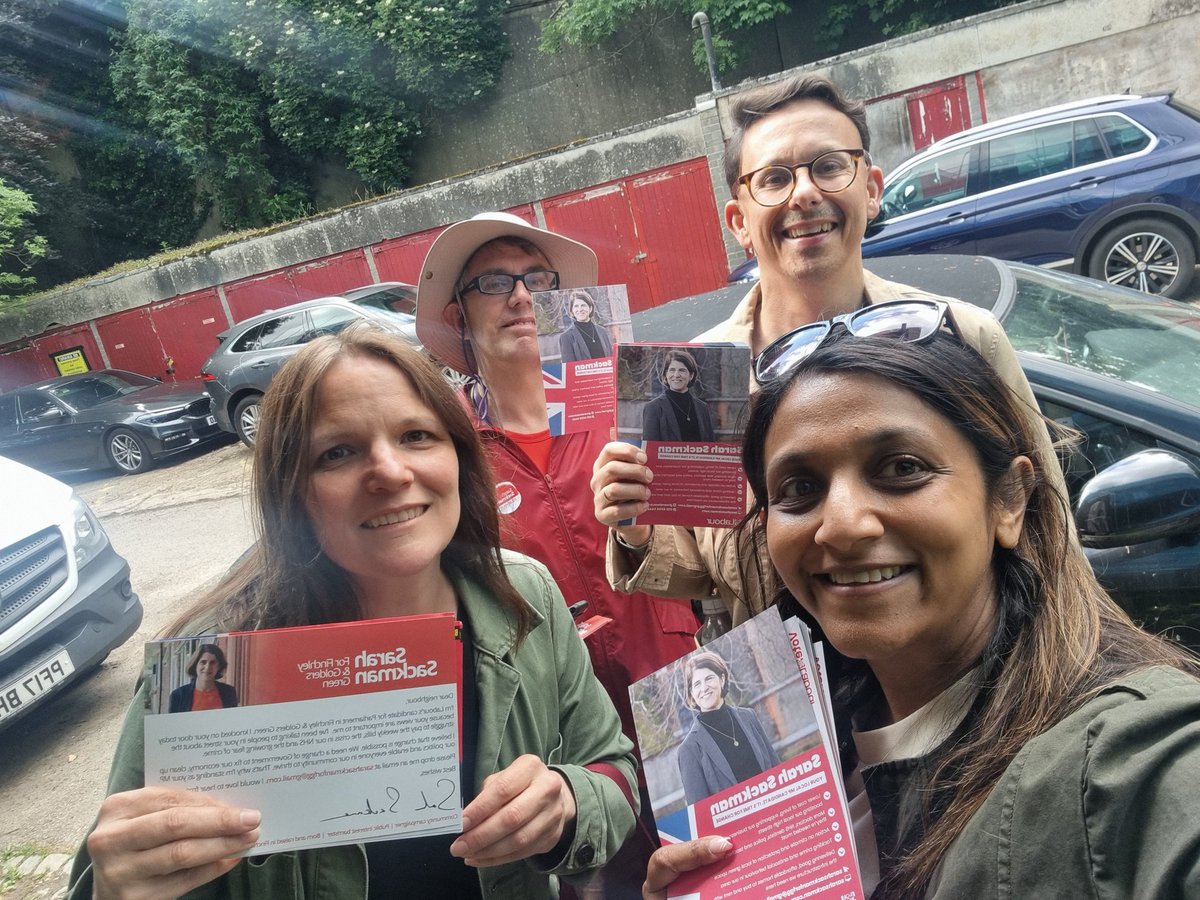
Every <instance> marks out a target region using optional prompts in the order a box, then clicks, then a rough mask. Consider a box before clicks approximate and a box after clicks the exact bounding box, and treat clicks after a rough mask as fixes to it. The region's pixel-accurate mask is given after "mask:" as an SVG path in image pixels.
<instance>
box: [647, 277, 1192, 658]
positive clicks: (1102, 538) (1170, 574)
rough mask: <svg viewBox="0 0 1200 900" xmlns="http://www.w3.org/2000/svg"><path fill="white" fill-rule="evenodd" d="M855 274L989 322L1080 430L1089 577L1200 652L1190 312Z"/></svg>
mask: <svg viewBox="0 0 1200 900" xmlns="http://www.w3.org/2000/svg"><path fill="white" fill-rule="evenodd" d="M866 266H867V268H868V269H870V270H871V271H873V272H874V273H875V274H877V275H879V276H881V277H883V278H886V279H888V280H890V281H896V282H901V283H903V284H909V285H913V286H915V287H919V288H922V289H924V290H927V291H930V292H931V293H935V294H941V295H944V296H948V297H956V298H958V299H960V300H965V301H968V302H971V303H974V304H975V305H977V306H982V307H985V308H987V309H990V310H992V312H993V313H995V315H996V317H997V318H998V319H999V320H1000V322H1001V324H1002V325H1003V326H1004V330H1005V332H1006V333H1007V334H1008V337H1009V340H1010V341H1011V342H1012V344H1013V347H1014V348H1015V349H1016V350H1017V355H1018V356H1019V357H1020V359H1021V364H1022V367H1023V368H1024V370H1025V374H1026V376H1027V377H1028V379H1029V383H1030V385H1031V386H1032V387H1033V392H1034V394H1035V395H1036V396H1037V398H1038V401H1039V403H1040V404H1041V407H1042V411H1043V412H1044V413H1045V414H1046V415H1047V416H1048V417H1049V418H1051V419H1053V420H1055V421H1057V422H1059V423H1062V424H1063V425H1066V426H1069V427H1070V428H1073V429H1075V430H1076V431H1078V432H1079V433H1080V434H1081V435H1082V438H1083V440H1082V442H1081V443H1080V444H1079V445H1078V446H1077V447H1074V448H1072V449H1071V450H1069V451H1067V452H1066V455H1065V458H1064V465H1063V468H1064V471H1065V473H1066V476H1067V482H1068V488H1069V489H1070V493H1071V500H1072V502H1073V504H1074V506H1075V520H1076V524H1077V526H1078V529H1079V533H1080V537H1081V539H1082V542H1083V545H1084V548H1085V551H1086V553H1087V556H1088V558H1089V559H1090V561H1091V563H1092V566H1093V568H1094V569H1095V570H1096V573H1097V575H1098V576H1099V577H1100V580H1101V581H1102V582H1103V583H1104V585H1105V586H1106V587H1107V588H1108V589H1109V590H1110V591H1111V592H1112V595H1113V597H1114V598H1116V599H1117V601H1118V602H1120V603H1121V605H1122V606H1123V607H1124V608H1125V609H1126V610H1127V611H1128V612H1129V613H1130V614H1131V615H1132V616H1133V617H1134V618H1135V619H1136V620H1137V621H1138V622H1140V623H1142V624H1144V625H1145V626H1146V627H1147V628H1149V629H1151V630H1154V631H1168V632H1169V633H1171V634H1173V635H1174V636H1176V637H1178V638H1180V639H1181V640H1184V641H1185V642H1186V643H1189V644H1191V645H1193V646H1197V647H1200V307H1197V306H1191V305H1188V304H1182V303H1176V302H1173V301H1169V300H1163V299H1159V298H1156V297H1151V296H1148V295H1147V294H1143V293H1139V292H1136V291H1132V290H1127V289H1125V288H1118V287H1113V286H1110V285H1106V284H1104V283H1102V282H1097V281H1091V280H1088V279H1084V278H1079V277H1076V276H1073V275H1067V274H1063V273H1059V272H1054V271H1049V270H1046V269H1039V268H1036V267H1034V266H1029V265H1025V264H1023V263H1014V262H1004V261H1001V260H997V259H992V258H990V257H979V256H899V257H880V258H877V259H870V260H867V261H866ZM746 289H747V286H746V285H744V284H738V285H731V286H729V287H725V288H722V289H720V290H718V291H714V292H712V293H710V294H705V295H701V296H699V297H688V298H684V299H682V300H677V301H675V302H673V303H669V304H666V305H665V306H660V307H655V308H653V309H649V310H646V311H644V312H641V313H638V314H636V315H635V316H634V317H633V320H634V321H633V327H634V335H635V336H636V338H637V339H638V340H639V341H672V340H676V341H677V340H687V339H688V338H689V337H691V336H692V335H695V334H698V333H700V332H701V331H705V330H707V329H708V328H710V327H712V326H713V325H715V324H717V323H718V322H720V321H722V320H723V319H725V318H726V317H727V316H728V314H729V311H730V310H731V309H732V307H733V306H734V305H735V304H736V303H737V301H738V300H739V299H740V298H741V297H742V296H743V295H744V294H745V292H746Z"/></svg>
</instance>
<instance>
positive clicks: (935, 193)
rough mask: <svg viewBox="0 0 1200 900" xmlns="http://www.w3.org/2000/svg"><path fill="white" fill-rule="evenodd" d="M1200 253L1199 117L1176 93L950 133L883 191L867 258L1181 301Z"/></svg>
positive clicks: (1106, 101)
mask: <svg viewBox="0 0 1200 900" xmlns="http://www.w3.org/2000/svg"><path fill="white" fill-rule="evenodd" d="M1198 243H1200V114H1198V113H1197V112H1195V111H1194V110H1191V109H1189V108H1188V107H1186V106H1184V105H1183V104H1181V103H1179V102H1178V101H1176V100H1174V99H1172V98H1171V97H1170V95H1157V96H1134V95H1119V96H1112V97H1099V98H1095V99H1092V100H1086V101H1080V102H1076V103H1070V104H1066V105H1063V106H1055V107H1051V108H1049V109H1043V110H1039V111H1037V112H1033V113H1029V114H1026V115H1021V116H1015V117H1013V118H1008V119H1002V120H999V121H996V122H989V123H987V124H986V125H980V126H977V127H975V128H970V129H968V130H966V131H963V132H960V133H958V134H955V135H951V136H950V137H948V138H945V139H944V140H941V141H938V142H937V143H935V144H933V145H932V146H931V147H929V148H928V149H926V150H924V151H922V152H921V153H919V154H917V155H916V156H913V157H912V158H910V159H908V160H907V161H906V162H904V163H903V164H902V165H901V166H900V167H899V168H897V169H896V170H895V171H894V172H892V173H891V174H890V175H889V176H888V177H887V178H886V180H885V184H884V189H883V197H882V202H881V210H880V214H879V216H878V217H877V218H876V219H875V220H874V221H873V222H872V223H871V225H870V226H869V227H868V229H867V237H866V240H865V241H864V242H863V256H866V257H874V256H894V255H896V254H904V253H970V254H975V253H977V254H986V255H988V256H998V257H1000V258H1002V259H1011V260H1020V261H1023V262H1029V263H1034V264H1037V265H1049V266H1056V267H1058V266H1061V267H1069V268H1070V270H1071V271H1073V272H1076V273H1078V274H1081V275H1087V276H1090V277H1092V278H1097V279H1100V280H1103V281H1108V282H1110V283H1112V284H1119V285H1123V286H1125V287H1131V288H1135V289H1137V290H1141V291H1144V292H1146V293H1150V294H1161V295H1162V296H1165V297H1178V296H1180V295H1182V294H1183V293H1184V292H1185V291H1186V290H1187V287H1188V285H1189V283H1190V282H1191V280H1192V275H1193V272H1194V270H1195V265H1196V256H1197V245H1198Z"/></svg>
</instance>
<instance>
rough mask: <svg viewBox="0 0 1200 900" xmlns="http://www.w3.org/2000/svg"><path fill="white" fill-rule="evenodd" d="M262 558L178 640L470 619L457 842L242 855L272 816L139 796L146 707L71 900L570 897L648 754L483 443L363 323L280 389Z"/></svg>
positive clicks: (390, 343) (439, 390)
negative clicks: (506, 509) (501, 488)
mask: <svg viewBox="0 0 1200 900" xmlns="http://www.w3.org/2000/svg"><path fill="white" fill-rule="evenodd" d="M254 491H255V510H256V513H257V516H258V531H259V541H258V544H257V548H256V550H255V551H254V552H253V553H252V554H251V555H250V556H249V557H248V558H247V559H246V560H244V561H243V562H242V563H241V564H240V565H239V566H237V567H236V568H235V570H234V571H233V572H232V573H231V574H230V575H229V576H228V577H227V578H226V579H225V580H224V581H223V583H222V584H220V585H219V586H218V587H217V588H216V589H215V590H214V591H213V592H212V594H211V595H209V596H208V597H206V598H204V599H203V600H202V601H201V602H200V603H198V604H197V606H196V607H194V608H193V609H191V610H189V611H188V612H187V613H186V614H185V615H183V616H182V617H181V618H180V619H179V621H178V622H176V623H175V625H174V626H173V627H172V629H171V630H172V631H174V632H176V633H183V634H197V633H211V632H214V631H234V630H256V629H262V628H278V627H282V626H291V625H313V624H323V623H332V622H342V621H351V620H358V619H372V618H380V617H385V616H405V615H417V614H425V613H453V614H455V615H456V616H457V617H458V618H459V619H460V620H461V621H462V622H463V626H464V638H463V641H462V648H463V673H464V674H463V696H462V698H461V701H462V702H461V708H462V717H463V718H462V735H463V738H462V747H463V774H462V786H463V797H462V800H463V803H464V809H463V829H464V830H463V833H462V834H460V835H458V836H454V835H447V836H440V837H431V838H413V839H407V840H395V841H381V842H374V843H369V844H366V845H355V844H349V845H343V846H334V847H320V848H316V849H311V850H305V851H300V852H299V853H291V854H287V853H285V854H274V855H267V856H259V857H256V858H255V859H254V860H253V861H246V860H241V859H239V858H238V855H239V854H241V853H243V852H245V851H247V850H249V849H250V848H251V847H253V845H254V844H255V842H256V841H257V839H258V827H257V826H258V823H259V821H260V816H259V814H258V813H257V811H255V810H243V809H236V808H233V807H230V806H227V805H225V804H223V803H220V802H218V801H216V800H213V799H210V798H208V797H205V796H203V795H201V794H198V793H195V792H191V791H183V790H174V789H169V788H165V787H145V786H144V779H143V759H142V756H143V750H142V709H143V704H142V703H141V702H140V700H135V701H134V704H133V706H132V707H131V710H130V713H129V716H128V718H127V722H126V725H125V729H124V732H123V734H122V738H121V741H120V744H119V746H118V750H117V757H116V760H115V761H114V765H113V772H112V776H111V778H110V782H109V790H110V796H109V797H108V799H106V800H105V801H104V804H103V805H102V806H101V810H100V815H99V818H98V820H97V823H96V826H95V828H94V830H93V831H92V833H91V834H90V835H89V837H88V839H87V842H86V845H85V847H84V848H83V849H81V851H80V854H79V856H78V857H77V859H76V863H75V867H74V870H73V872H72V896H75V897H91V896H94V897H96V898H105V897H123V896H138V897H160V896H161V897H177V896H180V895H184V894H188V895H189V896H191V894H190V892H192V891H194V890H199V892H200V893H201V894H202V895H203V896H209V895H211V894H213V893H214V892H215V893H216V894H219V895H221V896H229V897H234V898H246V900H250V898H258V897H271V898H276V897H297V898H299V897H310V896H314V895H316V894H318V893H322V892H325V893H329V894H330V895H331V896H339V897H364V898H367V897H369V898H375V897H391V896H395V891H396V889H397V887H396V886H397V885H398V884H403V885H404V886H405V890H406V891H410V892H412V893H413V895H414V896H438V895H439V894H440V895H441V896H450V897H464V896H465V897H471V896H476V897H478V896H488V897H510V898H513V900H517V898H525V897H547V898H548V897H553V896H557V888H556V880H557V878H558V877H559V876H564V877H575V876H580V877H582V876H586V875H588V874H590V872H591V871H592V870H593V869H594V868H596V867H597V866H600V865H603V864H604V863H605V862H606V861H607V860H608V859H609V858H610V857H611V856H612V855H613V854H614V853H615V852H616V850H617V849H618V847H619V846H620V844H621V842H622V841H623V840H624V838H625V836H626V835H627V834H628V833H629V831H630V830H631V828H632V826H633V821H634V814H635V809H634V808H633V805H632V802H631V799H629V798H631V796H632V792H633V784H634V781H633V773H634V767H633V756H632V747H631V744H630V742H629V741H628V740H627V739H626V738H624V737H623V736H622V735H621V732H620V724H619V721H618V719H617V715H616V712H615V711H614V709H613V706H612V703H611V701H610V700H609V699H608V697H607V696H606V695H605V693H604V690H603V688H602V687H601V686H600V684H599V682H597V681H596V679H595V677H594V676H593V675H592V672H591V667H590V664H589V662H588V658H587V654H586V652H585V650H584V648H583V644H582V642H581V641H580V639H579V635H578V633H577V631H576V629H575V626H574V623H573V622H572V621H571V617H570V614H569V613H568V612H567V610H566V605H565V603H564V602H563V600H562V597H561V595H560V594H559V593H558V590H557V588H556V587H555V586H554V584H553V582H552V581H551V579H550V578H549V576H548V575H547V573H546V571H545V569H544V568H543V567H542V566H541V565H540V564H538V563H535V562H533V561H532V560H529V559H528V558H526V557H523V556H520V555H519V554H511V553H504V552H502V551H501V550H500V548H499V518H498V512H497V509H496V501H495V496H494V493H493V486H492V480H491V478H490V476H489V472H488V469H487V465H486V463H485V457H484V455H483V449H482V447H481V446H480V444H479V441H478V439H477V437H476V433H475V429H474V428H473V427H472V425H471V422H470V420H469V419H468V417H467V415H466V412H465V411H464V409H463V407H462V405H461V404H460V403H459V402H458V400H457V398H456V397H455V395H454V393H453V392H452V391H451V389H450V388H449V386H448V385H447V384H446V383H445V382H444V381H443V380H442V377H441V375H440V373H439V372H438V370H437V369H436V367H435V366H434V365H433V364H432V363H431V362H430V361H429V360H427V359H426V358H424V357H423V356H422V355H421V354H420V353H418V352H417V351H415V350H413V349H412V348H410V347H408V346H407V345H406V344H405V343H404V342H403V341H401V340H399V339H397V338H395V337H394V336H391V335H387V334H384V333H382V332H380V331H375V330H372V329H370V328H365V327H359V326H352V327H351V328H349V329H347V330H346V331H344V332H342V333H341V334H339V335H334V336H329V337H324V338H320V339H318V340H316V341H314V342H312V343H311V344H309V345H308V346H306V347H305V348H304V349H303V350H301V351H300V352H299V353H297V354H296V355H295V357H293V358H292V359H291V360H290V361H289V362H288V363H287V364H286V365H285V366H284V367H283V369H281V370H280V372H279V374H278V375H277V376H276V377H275V379H274V381H273V382H272V385H271V388H270V389H269V390H268V392H267V394H266V396H265V398H264V401H263V405H262V419H261V425H260V430H259V433H258V440H257V441H256V443H255V448H254Z"/></svg>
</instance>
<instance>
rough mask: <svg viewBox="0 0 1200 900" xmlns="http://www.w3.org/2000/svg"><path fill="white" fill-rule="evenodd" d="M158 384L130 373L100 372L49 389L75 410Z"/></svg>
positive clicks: (90, 406) (151, 379) (87, 407)
mask: <svg viewBox="0 0 1200 900" xmlns="http://www.w3.org/2000/svg"><path fill="white" fill-rule="evenodd" d="M156 384H158V382H157V381H155V380H154V379H153V378H145V377H144V376H142V375H135V374H134V373H132V372H121V373H119V374H118V373H116V372H100V373H97V374H96V375H93V376H91V377H88V378H79V379H76V380H74V381H68V382H65V383H64V384H59V385H55V386H54V387H51V388H49V392H50V393H51V394H52V395H53V396H54V397H55V398H56V399H58V400H61V401H62V402H63V403H65V404H67V406H69V407H71V408H72V409H75V410H80V409H91V408H92V407H93V406H99V405H100V404H101V403H105V402H107V401H109V400H112V399H113V398H114V397H120V396H123V395H124V394H132V393H133V392H134V391H140V390H143V389H145V388H148V387H152V386H153V385H156Z"/></svg>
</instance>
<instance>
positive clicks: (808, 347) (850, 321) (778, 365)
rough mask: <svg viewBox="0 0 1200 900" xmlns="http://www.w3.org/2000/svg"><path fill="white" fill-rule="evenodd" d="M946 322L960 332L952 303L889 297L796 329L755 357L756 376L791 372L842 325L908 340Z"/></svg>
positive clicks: (765, 378)
mask: <svg viewBox="0 0 1200 900" xmlns="http://www.w3.org/2000/svg"><path fill="white" fill-rule="evenodd" d="M943 324H945V325H947V326H949V327H950V328H951V330H953V331H955V333H957V328H955V325H954V319H953V317H952V316H951V315H950V307H949V305H948V304H946V303H944V302H942V301H941V300H888V301H886V302H884V303H875V304H873V305H871V306H865V307H863V308H862V309H859V310H855V311H854V312H852V313H846V314H845V315H842V316H837V317H836V318H833V319H828V320H826V321H823V322H813V323H811V324H809V325H801V326H800V327H799V328H796V329H793V330H792V331H789V332H788V333H787V334H785V335H784V336H783V337H781V338H779V339H778V340H776V341H774V342H773V343H772V344H771V345H770V346H769V347H767V349H765V350H763V352H762V353H760V354H759V355H758V358H757V359H755V360H754V380H755V381H757V382H758V383H759V384H764V385H765V384H769V383H770V382H772V381H776V380H778V379H779V378H782V377H783V376H785V375H787V374H788V373H790V372H791V371H792V369H794V368H795V367H796V366H797V364H799V363H800V361H801V360H802V359H804V358H805V357H806V356H808V355H809V354H810V353H812V352H813V351H814V350H816V349H817V348H818V347H820V346H821V344H823V343H825V339H826V338H828V337H829V335H830V333H831V332H832V331H833V329H834V326H835V325H841V326H842V327H844V328H845V329H846V330H847V331H848V332H850V333H851V334H852V335H854V336H855V337H871V338H887V339H890V340H895V341H901V342H903V343H907V344H917V343H920V342H921V341H927V340H929V339H930V338H931V337H933V336H934V335H935V334H937V333H938V330H939V329H940V328H941V327H942V325H943Z"/></svg>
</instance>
